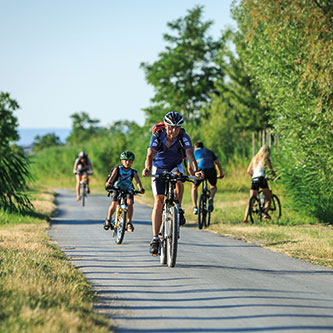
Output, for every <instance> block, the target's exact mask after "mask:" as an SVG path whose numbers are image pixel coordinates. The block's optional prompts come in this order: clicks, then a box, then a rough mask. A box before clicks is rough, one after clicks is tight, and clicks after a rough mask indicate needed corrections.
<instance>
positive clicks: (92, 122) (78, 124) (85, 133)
mask: <svg viewBox="0 0 333 333" xmlns="http://www.w3.org/2000/svg"><path fill="white" fill-rule="evenodd" d="M71 118H72V119H73V124H72V132H71V134H70V135H69V137H68V138H67V140H66V141H67V142H69V143H83V142H84V141H86V140H89V139H90V138H91V137H93V136H96V134H98V133H100V132H102V129H101V128H100V127H99V126H97V124H98V123H99V120H97V119H91V118H90V116H89V114H88V113H86V112H80V113H73V114H72V115H71Z"/></svg>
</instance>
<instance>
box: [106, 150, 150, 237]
mask: <svg viewBox="0 0 333 333" xmlns="http://www.w3.org/2000/svg"><path fill="white" fill-rule="evenodd" d="M134 160H135V155H134V154H133V153H132V152H131V151H128V150H125V151H124V152H122V153H121V154H120V161H121V165H119V166H118V167H116V168H114V169H113V171H112V173H111V175H110V178H109V179H108V180H107V182H106V187H109V186H110V185H111V184H114V187H115V188H119V189H121V190H128V191H131V190H133V178H134V179H135V181H136V183H137V184H138V187H139V191H141V193H145V190H144V189H143V187H142V184H141V181H140V178H139V175H138V172H137V171H136V170H134V169H132V168H131V166H132V164H133V162H134ZM118 197H119V191H117V190H115V191H114V192H113V197H112V203H111V205H110V207H109V210H108V217H107V219H106V221H105V224H104V229H105V230H108V229H109V228H110V229H111V230H113V228H114V224H113V223H112V222H111V218H112V215H113V214H114V212H115V211H116V208H117V205H118ZM133 203H134V195H133V194H132V193H128V195H127V206H128V216H127V219H128V220H127V231H129V232H133V231H134V226H133V224H132V216H133Z"/></svg>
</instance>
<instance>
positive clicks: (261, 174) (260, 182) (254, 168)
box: [243, 145, 275, 223]
mask: <svg viewBox="0 0 333 333" xmlns="http://www.w3.org/2000/svg"><path fill="white" fill-rule="evenodd" d="M270 155H271V150H270V148H269V147H268V146H265V145H264V146H262V147H261V148H260V150H259V151H258V153H257V154H256V155H255V156H254V157H253V158H252V160H251V162H250V164H249V167H248V168H247V173H248V174H249V175H250V176H251V177H252V183H251V190H250V198H252V196H254V195H257V194H258V191H259V188H262V191H263V193H264V195H265V198H266V203H265V207H264V218H265V219H266V220H270V219H271V217H270V215H269V214H268V210H269V206H270V203H271V192H270V190H269V188H268V184H267V180H266V178H265V167H267V168H268V170H269V171H270V172H271V173H272V174H273V176H275V172H274V170H273V168H272V163H271V159H270ZM248 217H249V205H247V206H246V209H245V216H244V220H243V223H247V219H248Z"/></svg>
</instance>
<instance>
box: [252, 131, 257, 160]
mask: <svg viewBox="0 0 333 333" xmlns="http://www.w3.org/2000/svg"><path fill="white" fill-rule="evenodd" d="M255 140H256V133H255V132H252V157H253V156H254V152H255V150H256V147H255V145H256V143H255Z"/></svg>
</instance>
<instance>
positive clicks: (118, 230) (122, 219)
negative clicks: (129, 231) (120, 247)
mask: <svg viewBox="0 0 333 333" xmlns="http://www.w3.org/2000/svg"><path fill="white" fill-rule="evenodd" d="M115 190H117V191H119V194H118V198H117V199H118V204H117V208H116V211H115V225H114V231H113V237H115V242H116V243H117V244H121V243H122V241H123V239H124V235H125V230H126V226H127V214H128V205H127V195H128V194H129V193H133V194H134V195H136V194H138V193H140V191H127V190H121V189H117V188H111V189H110V190H109V195H110V193H111V192H112V191H115ZM109 195H108V196H109Z"/></svg>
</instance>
